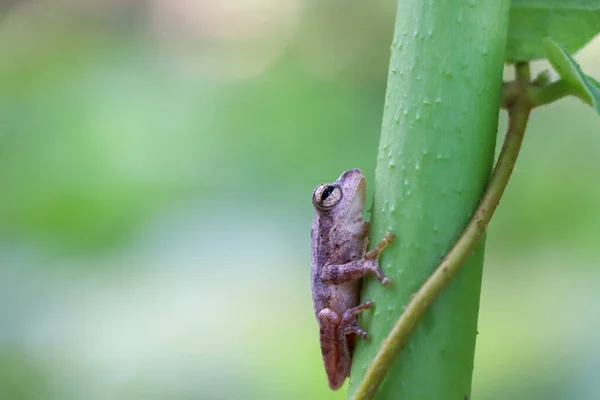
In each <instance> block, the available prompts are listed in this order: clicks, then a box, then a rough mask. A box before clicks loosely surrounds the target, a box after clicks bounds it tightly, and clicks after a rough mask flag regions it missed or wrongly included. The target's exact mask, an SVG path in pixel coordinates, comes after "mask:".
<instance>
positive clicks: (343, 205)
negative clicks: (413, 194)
mask: <svg viewBox="0 0 600 400" xmlns="http://www.w3.org/2000/svg"><path fill="white" fill-rule="evenodd" d="M365 186H366V184H365V177H364V176H363V174H362V172H361V171H360V170H359V169H351V170H349V171H345V172H344V173H343V174H342V175H341V176H340V177H339V178H338V180H337V181H335V182H334V183H324V184H322V185H319V186H317V187H316V189H315V190H314V192H313V197H312V201H313V205H314V207H315V217H314V220H313V224H312V231H311V234H310V237H311V274H310V275H311V284H312V297H313V307H314V310H315V315H316V316H317V321H318V323H319V331H320V333H319V335H320V341H321V354H322V356H323V363H324V364H325V371H326V373H327V379H328V381H329V387H330V388H331V389H333V390H337V389H339V388H340V387H341V386H342V384H343V383H344V381H345V380H346V377H348V376H350V365H351V362H352V350H353V348H354V339H355V335H358V336H361V337H362V338H363V339H367V338H368V336H369V335H368V334H367V332H365V331H364V330H362V329H361V328H360V327H359V326H358V322H357V319H356V317H357V315H358V313H360V312H361V311H363V310H367V309H369V308H371V306H372V305H373V303H372V302H371V301H367V302H365V303H364V304H360V305H359V304H358V302H359V290H360V281H359V279H360V278H362V277H363V276H365V275H367V274H373V275H375V277H377V279H378V280H379V281H380V282H381V284H382V285H383V286H387V285H389V284H390V279H389V278H387V277H385V276H384V275H383V273H382V272H381V270H380V269H379V264H378V262H377V257H378V256H379V253H380V252H381V251H382V250H383V248H384V247H385V246H386V245H387V244H388V243H390V242H391V241H392V240H394V237H395V236H394V235H393V234H392V233H389V232H388V233H386V235H385V237H384V238H383V239H382V240H381V242H380V243H379V244H378V245H377V247H376V248H375V249H374V250H371V251H369V252H367V251H366V250H367V245H368V238H367V234H368V232H369V223H368V222H365V221H363V209H364V206H365Z"/></svg>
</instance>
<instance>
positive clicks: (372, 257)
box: [364, 232, 396, 286]
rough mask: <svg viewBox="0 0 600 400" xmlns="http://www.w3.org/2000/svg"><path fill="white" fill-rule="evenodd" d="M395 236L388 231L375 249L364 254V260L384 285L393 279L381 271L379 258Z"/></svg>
mask: <svg viewBox="0 0 600 400" xmlns="http://www.w3.org/2000/svg"><path fill="white" fill-rule="evenodd" d="M395 238H396V235H394V234H393V233H391V232H387V233H386V234H385V236H384V237H383V239H381V241H380V242H379V243H378V244H377V247H375V248H374V249H373V250H371V251H369V252H367V253H366V254H365V255H364V260H365V262H366V263H367V265H368V268H369V270H371V271H372V272H373V274H374V275H375V276H376V277H377V279H378V280H379V282H381V284H382V285H383V286H388V285H389V284H390V283H391V280H390V278H388V277H386V276H385V275H383V272H381V269H380V268H379V262H378V261H377V258H378V257H379V254H380V253H381V252H382V251H383V249H384V248H385V247H386V246H387V245H388V244H390V243H391V242H393V241H394V239H395Z"/></svg>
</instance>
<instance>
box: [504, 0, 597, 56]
mask: <svg viewBox="0 0 600 400" xmlns="http://www.w3.org/2000/svg"><path fill="white" fill-rule="evenodd" d="M598 32H600V1H598V0H512V1H511V8H510V23H509V26H508V40H507V43H506V52H505V55H504V60H505V61H506V62H508V63H513V62H515V61H530V60H535V59H540V58H545V56H546V51H545V48H544V44H543V40H544V39H545V38H548V37H551V38H554V39H555V40H556V41H558V42H560V43H562V44H563V46H564V47H565V48H566V49H567V51H568V52H569V53H574V52H576V51H577V50H579V49H581V48H582V47H583V46H584V45H585V44H586V43H588V42H589V41H590V40H591V39H592V38H593V37H594V36H596V34H598Z"/></svg>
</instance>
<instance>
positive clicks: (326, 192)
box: [321, 185, 335, 201]
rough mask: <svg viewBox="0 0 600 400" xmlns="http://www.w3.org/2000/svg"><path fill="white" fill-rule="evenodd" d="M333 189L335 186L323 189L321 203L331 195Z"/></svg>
mask: <svg viewBox="0 0 600 400" xmlns="http://www.w3.org/2000/svg"><path fill="white" fill-rule="evenodd" d="M334 189H335V186H333V185H329V186H327V187H326V188H325V190H323V194H321V201H325V199H327V198H328V197H329V196H331V193H333V190H334Z"/></svg>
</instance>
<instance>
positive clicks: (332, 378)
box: [317, 308, 351, 390]
mask: <svg viewBox="0 0 600 400" xmlns="http://www.w3.org/2000/svg"><path fill="white" fill-rule="evenodd" d="M317 318H318V320H319V339H320V342H321V354H322V356H323V364H325V372H327V379H328V381H329V387H330V388H331V389H332V390H337V389H339V388H340V387H341V386H342V385H343V384H344V381H345V380H346V377H347V376H348V375H349V374H350V362H351V358H348V357H351V355H350V351H349V349H347V348H345V347H347V342H346V338H345V337H344V341H343V342H340V341H339V338H340V335H339V329H340V322H341V319H340V316H339V315H338V314H337V313H336V312H335V311H333V310H332V309H331V308H324V309H323V310H321V311H320V312H319V314H318V316H317Z"/></svg>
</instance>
